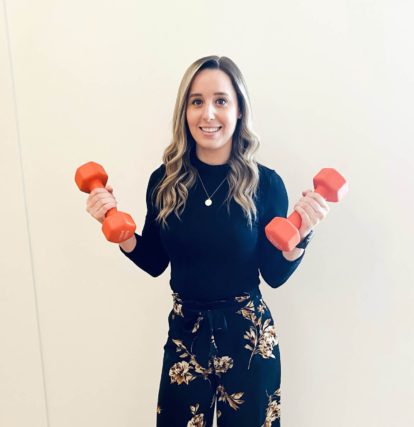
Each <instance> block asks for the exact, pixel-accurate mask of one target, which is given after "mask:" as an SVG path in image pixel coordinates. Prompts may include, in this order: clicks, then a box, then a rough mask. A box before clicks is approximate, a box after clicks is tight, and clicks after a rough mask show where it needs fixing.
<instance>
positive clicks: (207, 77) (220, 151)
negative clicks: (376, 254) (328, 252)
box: [87, 56, 329, 427]
mask: <svg viewBox="0 0 414 427" xmlns="http://www.w3.org/2000/svg"><path fill="white" fill-rule="evenodd" d="M259 145H260V142H259V138H258V136H257V135H256V134H255V133H254V131H253V130H252V117H251V106H250V101H249V96H248V92H247V88H246V84H245V81H244V78H243V76H242V74H241V72H240V70H239V68H238V67H237V66H236V64H235V63H234V62H233V61H232V60H231V59H229V58H227V57H218V56H208V57H204V58H201V59H199V60H197V61H195V62H194V63H193V64H192V65H191V66H190V67H189V68H188V69H187V71H186V72H185V74H184V76H183V79H182V81H181V84H180V87H179V91H178V96H177V100H176V105H175V110H174V118H173V138H172V142H171V144H170V145H169V146H168V147H167V148H166V150H165V152H164V155H163V163H162V165H161V166H160V167H159V168H157V169H156V170H155V171H154V172H153V173H152V174H151V176H150V179H149V183H148V187H147V193H146V202H147V215H146V219H145V224H144V228H143V231H142V235H141V236H140V235H139V234H136V233H135V235H134V236H133V237H132V238H131V239H129V240H127V241H125V242H122V243H121V244H120V250H121V251H122V253H124V254H125V255H126V256H127V257H128V258H129V259H130V260H132V261H133V262H134V263H135V264H136V265H138V266H139V267H140V268H141V269H143V270H144V271H146V272H147V273H149V274H150V275H151V276H153V277H157V276H159V275H160V274H162V273H163V272H164V271H165V269H166V268H167V266H168V264H171V279H170V286H171V289H172V291H173V293H172V297H173V308H172V310H171V312H170V314H169V317H168V322H169V331H168V339H167V341H166V343H165V345H164V359H163V367H162V373H161V381H160V388H159V394H158V405H157V426H163V427H165V426H168V427H183V426H190V427H191V426H194V427H202V426H211V425H212V420H213V414H214V405H215V403H216V402H217V425H218V427H234V426H237V427H253V426H254V427H256V426H257V427H270V426H279V425H280V353H279V345H278V337H277V333H276V329H275V324H274V320H273V317H272V314H271V312H270V310H269V307H268V306H267V305H266V303H265V302H264V300H263V298H262V295H261V292H260V290H259V284H260V279H259V272H260V274H261V276H262V277H263V279H264V281H265V282H266V283H268V284H269V285H270V286H271V287H272V288H277V287H278V286H280V285H282V284H283V283H284V282H286V280H287V279H288V278H289V277H290V275H291V274H292V273H293V272H294V271H295V269H296V268H297V267H298V265H299V263H300V262H301V260H302V259H303V256H304V249H303V248H294V249H293V250H292V251H290V252H281V251H279V250H278V249H277V248H275V247H274V246H273V245H272V244H271V243H270V242H269V241H268V239H267V238H266V235H265V233H264V227H265V226H266V225H267V224H268V223H269V222H270V221H271V219H272V218H274V217H275V216H282V217H286V214H287V209H288V197H287V193H286V189H285V186H284V183H283V180H282V178H281V177H280V176H279V175H278V174H277V173H276V172H275V170H273V169H270V168H268V167H266V166H264V165H262V164H260V163H258V162H257V161H256V160H255V158H254V154H255V153H256V151H257V150H258V148H259ZM112 192H113V190H112V188H111V187H110V186H107V188H106V189H96V190H94V191H93V192H91V194H90V195H89V197H88V201H87V210H88V212H90V213H91V214H92V215H93V216H94V217H95V218H96V219H98V220H99V221H100V222H102V221H103V219H104V215H105V212H106V211H107V210H109V209H111V208H112V207H116V200H115V198H114V196H113V194H112ZM302 194H303V197H302V198H301V199H300V200H299V201H298V202H297V203H296V204H295V210H296V211H297V212H298V213H299V214H300V215H301V218H302V225H301V228H300V230H299V232H300V236H301V239H302V240H303V239H304V238H305V237H306V236H307V235H308V234H309V233H310V232H311V231H313V228H314V227H315V226H316V225H317V224H318V223H319V222H320V221H321V220H322V219H323V218H325V217H326V215H327V212H328V210H329V207H328V205H327V203H326V201H325V200H324V199H323V198H322V197H321V196H320V195H319V194H317V193H315V192H313V191H311V190H306V191H304V192H303V193H302ZM299 246H301V244H299ZM303 246H304V244H302V247H303Z"/></svg>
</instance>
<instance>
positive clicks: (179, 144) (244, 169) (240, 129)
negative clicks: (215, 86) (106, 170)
mask: <svg viewBox="0 0 414 427" xmlns="http://www.w3.org/2000/svg"><path fill="white" fill-rule="evenodd" d="M206 68H209V69H219V70H222V71H224V72H225V73H226V74H227V75H228V76H229V77H230V79H231V82H232V84H233V87H234V89H235V92H236V94H237V101H238V105H239V109H240V113H241V119H239V120H237V125H236V128H235V130H234V133H233V137H232V148H231V154H230V158H229V160H228V164H229V166H230V168H229V173H228V176H227V181H228V183H229V191H228V194H227V198H226V202H227V211H228V212H230V202H231V200H232V199H233V198H234V200H235V201H236V203H238V204H239V205H240V206H241V208H242V209H243V212H244V214H245V216H246V217H247V221H248V225H249V227H252V223H253V218H254V220H255V221H256V219H257V208H256V205H255V201H254V198H255V197H256V194H257V189H258V184H259V169H258V164H257V161H256V160H255V158H254V154H255V153H256V151H257V150H258V149H259V146H260V140H259V137H258V135H257V134H256V133H255V132H254V131H253V129H252V110H251V105H250V99H249V95H248V92H247V86H246V83H245V81H244V78H243V75H242V73H241V71H240V70H239V68H238V67H237V65H236V64H235V63H234V62H233V61H232V60H231V59H230V58H228V57H226V56H215V55H214V56H206V57H204V58H200V59H198V60H197V61H195V62H194V63H193V64H191V65H190V66H189V67H188V69H187V70H186V72H185V73H184V76H183V78H182V80H181V83H180V87H179V89H178V94H177V99H176V103H175V108H174V116H173V134H172V142H171V143H170V144H169V145H168V146H167V148H166V149H165V151H164V154H163V164H164V165H165V174H164V177H163V179H162V180H161V181H160V183H159V184H158V185H157V186H156V187H155V188H154V191H153V193H152V195H151V196H153V195H154V193H155V191H157V195H156V200H155V206H156V208H157V210H158V212H159V213H158V215H157V217H156V221H157V222H158V223H162V226H163V227H164V226H167V227H168V224H167V219H166V218H167V216H168V215H169V214H170V213H171V212H172V211H174V213H175V215H176V216H177V217H178V218H179V219H180V214H182V212H183V211H184V209H185V205H186V201H187V197H188V190H189V189H190V188H192V187H193V185H194V184H195V183H196V180H197V171H196V169H195V168H194V166H193V165H192V163H191V161H190V151H191V149H192V146H193V145H194V144H195V141H194V140H193V138H192V136H191V133H190V131H189V128H188V124H187V120H186V110H187V104H188V94H189V90H190V88H191V84H192V82H193V80H194V78H195V76H196V75H197V74H198V73H199V72H200V71H201V70H204V69H206ZM157 189H158V190H157Z"/></svg>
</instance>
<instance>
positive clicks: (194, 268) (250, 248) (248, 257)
mask: <svg viewBox="0 0 414 427" xmlns="http://www.w3.org/2000/svg"><path fill="white" fill-rule="evenodd" d="M190 159H191V163H192V164H193V165H194V166H195V167H196V168H197V170H198V172H199V174H200V176H201V179H202V181H203V183H204V186H205V188H206V190H207V192H208V194H210V195H211V194H212V193H213V191H214V190H215V189H216V188H217V187H218V186H219V184H220V183H221V182H222V180H223V179H224V178H225V177H226V175H227V172H228V171H229V169H230V166H229V164H227V163H226V164H223V165H209V164H207V163H204V162H202V161H201V160H200V159H199V158H198V157H197V155H196V153H195V151H194V149H193V150H192V151H191V155H190ZM258 167H259V176H260V181H259V189H258V197H257V201H256V207H257V209H258V220H257V221H256V222H253V227H252V228H251V229H250V228H249V226H248V224H247V219H246V218H245V216H244V213H243V210H242V208H241V206H240V205H239V204H237V203H236V202H235V201H234V200H232V201H231V203H230V216H229V214H228V212H227V206H226V202H225V199H226V196H227V191H228V182H227V180H225V181H224V183H223V184H222V185H221V187H220V188H219V189H218V191H217V192H216V193H215V194H214V196H213V197H212V201H213V203H212V205H211V206H206V205H205V204H204V202H205V200H206V199H207V196H206V193H205V191H204V189H203V186H202V184H201V183H200V179H199V178H198V179H197V182H196V184H195V185H194V186H193V187H192V188H191V189H190V190H189V194H188V198H187V203H186V206H185V209H184V211H183V213H182V214H181V220H179V219H178V218H177V216H176V215H175V213H174V212H171V213H170V214H169V216H168V217H167V220H168V225H169V227H168V228H165V229H164V228H163V227H161V225H159V224H158V223H157V222H156V221H155V217H156V216H157V210H156V208H155V206H154V204H153V202H152V201H153V200H154V199H151V193H152V190H153V188H154V187H155V186H156V185H157V184H158V183H159V182H160V180H161V179H162V178H163V176H164V172H165V165H164V164H162V165H161V166H160V167H158V168H157V169H156V170H155V171H154V172H153V173H152V174H151V176H150V179H149V183H148V186H147V193H146V202H147V214H146V218H145V224H144V228H143V230H142V235H139V234H137V233H135V236H136V238H137V244H136V246H135V248H134V249H133V251H132V252H129V253H127V252H125V251H124V250H123V249H122V248H121V247H119V248H120V250H121V252H122V253H124V254H125V255H126V256H127V257H128V258H129V259H130V260H131V261H133V262H134V263H135V264H136V265H137V266H138V267H140V268H141V269H142V270H144V271H146V272H147V273H148V274H150V275H151V276H153V277H157V276H159V275H160V274H162V273H163V272H164V271H165V269H166V268H167V267H168V265H169V263H171V278H170V287H171V289H172V291H173V292H178V293H179V294H180V296H181V297H182V298H186V299H197V300H201V301H207V300H216V299H221V298H226V297H230V296H235V295H241V294H242V293H243V292H246V291H249V290H250V289H252V288H255V287H257V286H259V284H260V278H259V272H260V274H261V276H262V278H263V279H264V281H265V282H266V283H267V284H268V285H270V286H271V287H272V288H277V287H278V286H280V285H282V284H283V283H285V282H286V280H287V279H288V278H289V277H290V276H291V274H292V273H293V272H294V271H295V270H296V268H297V267H298V265H299V264H300V262H301V261H302V259H303V256H304V253H305V251H304V253H303V254H302V255H301V256H300V258H298V259H297V260H295V261H288V260H287V259H286V258H285V257H284V256H283V254H282V252H281V251H280V250H279V249H277V248H276V247H274V246H273V245H272V244H271V243H270V242H269V240H268V239H267V237H266V235H265V232H264V227H265V226H266V225H267V224H268V223H269V222H270V221H271V220H272V219H273V218H274V217H275V216H278V217H284V218H286V215H287V209H288V196H287V192H286V188H285V185H284V183H283V181H282V178H281V177H280V176H279V175H278V174H277V173H276V172H275V171H274V170H272V169H269V168H268V167H266V166H264V165H262V164H260V163H258Z"/></svg>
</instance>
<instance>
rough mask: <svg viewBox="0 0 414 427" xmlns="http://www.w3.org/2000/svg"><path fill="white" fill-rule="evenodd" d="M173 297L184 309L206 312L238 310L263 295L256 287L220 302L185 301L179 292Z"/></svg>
mask: <svg viewBox="0 0 414 427" xmlns="http://www.w3.org/2000/svg"><path fill="white" fill-rule="evenodd" d="M172 296H173V300H174V303H175V304H181V305H182V307H183V308H185V309H187V310H191V311H193V310H195V311H198V310H201V311H205V310H217V309H223V308H232V307H234V308H238V307H240V306H242V305H244V304H245V303H246V301H248V300H251V299H254V298H261V296H262V293H261V292H260V289H259V287H255V288H253V289H250V290H249V291H246V292H243V293H242V294H241V295H237V296H231V297H227V298H223V299H219V300H212V301H200V300H190V299H184V298H182V297H181V296H180V294H179V293H177V292H173V293H172Z"/></svg>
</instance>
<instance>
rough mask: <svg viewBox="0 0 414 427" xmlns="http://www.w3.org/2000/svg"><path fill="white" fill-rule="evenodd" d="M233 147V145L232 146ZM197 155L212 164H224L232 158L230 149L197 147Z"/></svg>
mask: <svg viewBox="0 0 414 427" xmlns="http://www.w3.org/2000/svg"><path fill="white" fill-rule="evenodd" d="M230 148H231V147H230ZM195 149H196V155H197V157H198V158H199V159H200V160H201V161H202V162H203V163H207V164H209V165H212V166H218V165H224V164H226V163H227V162H228V161H229V159H230V151H229V150H228V149H226V150H222V151H218V150H214V151H213V150H205V149H202V148H199V147H198V146H196V147H195Z"/></svg>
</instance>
